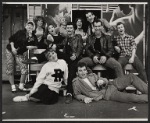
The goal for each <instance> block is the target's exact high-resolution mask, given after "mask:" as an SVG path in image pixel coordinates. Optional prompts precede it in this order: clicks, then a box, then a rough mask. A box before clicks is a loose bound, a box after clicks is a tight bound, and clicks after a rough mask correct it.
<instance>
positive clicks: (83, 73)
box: [77, 62, 88, 79]
mask: <svg viewBox="0 0 150 123" xmlns="http://www.w3.org/2000/svg"><path fill="white" fill-rule="evenodd" d="M87 73H88V72H87V65H86V63H84V62H79V63H78V66H77V76H78V77H79V78H81V79H85V78H86V77H87Z"/></svg>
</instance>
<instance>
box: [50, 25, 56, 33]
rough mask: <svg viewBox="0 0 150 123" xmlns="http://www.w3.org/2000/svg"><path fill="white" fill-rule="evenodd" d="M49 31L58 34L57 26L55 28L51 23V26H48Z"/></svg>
mask: <svg viewBox="0 0 150 123" xmlns="http://www.w3.org/2000/svg"><path fill="white" fill-rule="evenodd" d="M48 32H49V33H50V34H51V35H56V28H55V27H54V26H53V25H49V26H48Z"/></svg>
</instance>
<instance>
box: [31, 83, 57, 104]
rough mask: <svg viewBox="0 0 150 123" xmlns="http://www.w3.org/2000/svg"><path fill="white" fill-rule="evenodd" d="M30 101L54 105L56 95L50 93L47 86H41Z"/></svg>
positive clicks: (52, 92)
mask: <svg viewBox="0 0 150 123" xmlns="http://www.w3.org/2000/svg"><path fill="white" fill-rule="evenodd" d="M30 100H32V101H35V102H39V101H41V102H42V103H44V104H54V103H56V102H57V101H58V94H57V93H56V92H54V91H51V90H50V89H49V88H48V86H47V85H44V84H42V85H41V86H40V87H39V88H38V91H37V92H35V93H34V94H32V95H31V97H30Z"/></svg>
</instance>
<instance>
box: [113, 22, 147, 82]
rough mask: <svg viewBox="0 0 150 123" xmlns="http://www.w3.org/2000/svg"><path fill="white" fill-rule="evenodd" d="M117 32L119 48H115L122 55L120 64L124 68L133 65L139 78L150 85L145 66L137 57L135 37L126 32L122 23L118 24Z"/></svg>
mask: <svg viewBox="0 0 150 123" xmlns="http://www.w3.org/2000/svg"><path fill="white" fill-rule="evenodd" d="M117 31H118V33H119V35H118V36H117V37H116V41H117V42H116V43H117V46H115V50H116V51H117V52H118V53H120V57H119V59H118V61H119V63H120V64H121V65H122V67H123V68H124V66H125V65H126V64H127V63H130V64H132V65H133V67H134V68H135V69H136V70H137V72H138V73H139V77H140V78H141V79H142V80H143V81H144V82H146V83H148V80H147V75H146V72H145V69H144V66H143V64H142V62H141V61H140V60H139V58H138V56H137V55H136V49H137V45H136V43H135V40H134V37H133V36H132V35H128V34H127V33H126V32H125V27H124V24H123V23H122V22H118V23H117Z"/></svg>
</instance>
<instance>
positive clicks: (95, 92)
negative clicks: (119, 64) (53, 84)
mask: <svg viewBox="0 0 150 123" xmlns="http://www.w3.org/2000/svg"><path fill="white" fill-rule="evenodd" d="M131 84H132V85H133V86H134V87H135V88H137V90H139V91H140V92H142V94H141V95H137V94H131V93H124V92H121V90H123V89H125V88H126V87H127V86H128V85H131ZM73 90H74V97H75V98H76V99H77V100H79V101H83V102H84V103H90V102H92V101H99V100H102V99H104V100H114V101H119V102H126V103H128V102H137V103H145V102H148V85H147V84H146V83H144V82H143V81H142V80H141V79H140V78H138V77H137V76H135V75H133V74H129V75H125V76H122V77H118V78H116V79H114V80H113V81H112V82H109V81H108V80H107V79H106V78H98V76H97V75H96V74H95V73H90V74H88V73H87V67H86V64H85V63H82V62H79V63H78V67H77V77H76V78H75V79H74V80H73Z"/></svg>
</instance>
